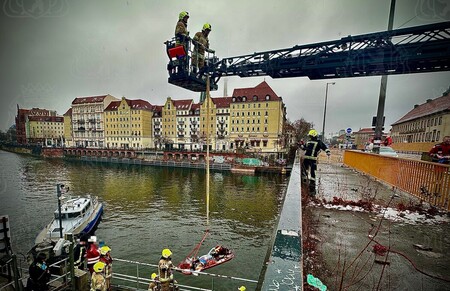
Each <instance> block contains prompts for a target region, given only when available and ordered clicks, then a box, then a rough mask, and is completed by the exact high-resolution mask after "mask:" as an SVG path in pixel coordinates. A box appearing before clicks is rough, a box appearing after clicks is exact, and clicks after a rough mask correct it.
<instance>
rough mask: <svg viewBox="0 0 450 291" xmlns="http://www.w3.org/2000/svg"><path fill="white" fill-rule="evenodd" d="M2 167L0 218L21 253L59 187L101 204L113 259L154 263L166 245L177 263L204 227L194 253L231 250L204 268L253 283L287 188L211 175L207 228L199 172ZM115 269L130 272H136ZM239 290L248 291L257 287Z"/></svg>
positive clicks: (20, 159) (208, 283)
mask: <svg viewBox="0 0 450 291" xmlns="http://www.w3.org/2000/svg"><path fill="white" fill-rule="evenodd" d="M0 164H1V168H0V214H7V215H9V217H10V219H11V233H12V241H13V248H14V251H16V252H19V253H26V252H27V251H28V250H29V249H30V248H31V247H32V245H33V242H34V239H35V237H36V235H37V234H38V232H39V231H40V230H41V229H42V228H43V227H44V226H45V225H46V224H47V223H48V222H49V221H50V219H51V216H52V212H53V211H54V210H55V209H56V207H57V200H56V183H63V184H65V185H66V186H69V187H70V193H71V194H72V195H84V194H87V193H90V194H94V195H98V196H99V198H100V200H101V201H103V203H104V210H105V213H104V216H103V220H102V222H101V224H100V225H99V228H98V229H97V232H96V235H97V236H98V238H99V239H100V240H103V241H105V243H106V244H107V245H108V246H110V247H111V249H112V254H113V256H114V257H117V258H121V259H127V260H136V261H140V262H147V263H151V264H157V262H158V259H159V257H160V254H161V250H162V249H163V248H166V247H167V248H170V249H171V250H172V252H173V261H174V263H178V262H180V261H181V260H182V259H184V257H185V256H186V255H187V254H188V253H189V252H190V251H191V250H192V248H193V247H194V246H195V245H196V244H197V243H198V242H199V241H200V239H201V238H202V236H203V234H204V232H205V229H207V228H208V227H209V229H210V235H209V236H208V237H207V239H206V240H205V242H204V244H203V246H202V248H201V249H200V254H201V253H206V252H207V251H208V250H209V248H210V247H211V246H213V245H215V244H217V243H221V244H224V245H226V246H228V247H230V248H232V249H233V250H234V251H235V253H236V257H235V258H234V259H233V260H231V261H230V262H228V263H226V264H223V265H221V266H218V267H216V268H213V269H211V270H209V271H210V272H211V273H217V274H221V275H227V276H235V277H242V278H247V279H252V280H258V277H259V273H260V271H261V268H262V266H263V264H264V259H265V256H266V253H267V249H268V247H269V244H270V238H271V235H272V234H273V231H274V223H275V221H276V217H277V215H278V212H279V208H280V203H281V199H282V197H283V195H284V191H285V188H286V184H287V179H286V177H284V176H283V177H281V176H278V175H269V176H245V175H235V174H231V173H227V172H211V176H210V177H211V178H210V216H209V226H208V225H207V222H206V202H205V201H206V194H205V188H206V186H205V184H206V176H205V171H204V170H195V169H178V168H177V169H172V168H162V167H161V168H158V167H148V166H123V165H103V164H89V163H79V162H69V161H63V160H59V159H58V160H43V159H37V158H33V157H29V156H22V155H16V154H12V153H8V152H3V151H0ZM114 266H115V267H114V268H115V270H119V269H120V270H121V271H127V272H130V274H131V273H133V275H134V274H135V273H136V271H135V268H134V267H123V266H122V265H120V264H119V263H117V264H115V265H114ZM153 271H154V270H152V269H150V268H143V267H140V269H139V275H140V276H141V277H149V276H150V273H151V272H153ZM176 279H177V280H178V281H179V283H181V284H186V285H194V286H197V287H203V288H211V287H212V284H214V290H235V289H234V288H235V287H236V288H237V286H240V285H242V284H243V283H242V282H237V281H231V280H228V279H218V278H214V279H213V278H212V277H207V276H199V277H194V276H185V275H182V274H180V273H176ZM120 283H122V284H124V283H125V282H120ZM244 285H246V286H247V287H248V289H247V290H253V289H254V287H255V286H256V285H255V284H252V283H245V284H244ZM141 287H143V286H141Z"/></svg>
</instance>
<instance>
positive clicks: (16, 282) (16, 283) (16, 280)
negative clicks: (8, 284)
mask: <svg viewBox="0 0 450 291" xmlns="http://www.w3.org/2000/svg"><path fill="white" fill-rule="evenodd" d="M11 262H12V268H13V273H14V287H15V289H16V290H19V291H22V290H23V288H22V284H19V276H20V274H19V269H18V268H17V256H16V254H12V256H11Z"/></svg>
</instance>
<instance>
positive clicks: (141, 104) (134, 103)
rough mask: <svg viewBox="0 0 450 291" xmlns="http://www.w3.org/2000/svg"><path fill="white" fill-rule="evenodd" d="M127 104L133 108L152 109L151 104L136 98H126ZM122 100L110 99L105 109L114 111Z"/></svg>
mask: <svg viewBox="0 0 450 291" xmlns="http://www.w3.org/2000/svg"><path fill="white" fill-rule="evenodd" d="M125 101H126V102H127V104H128V106H130V108H131V109H132V110H133V109H134V110H152V109H153V105H151V104H150V103H149V102H147V101H145V100H142V99H136V100H130V99H126V98H125ZM121 102H122V101H112V102H111V103H109V105H108V107H106V109H105V111H116V110H117V108H119V106H120V103H121Z"/></svg>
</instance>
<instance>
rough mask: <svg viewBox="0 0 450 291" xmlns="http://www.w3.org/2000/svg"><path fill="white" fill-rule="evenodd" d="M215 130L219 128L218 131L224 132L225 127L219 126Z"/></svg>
mask: <svg viewBox="0 0 450 291" xmlns="http://www.w3.org/2000/svg"><path fill="white" fill-rule="evenodd" d="M217 130H219V131H220V132H224V131H225V128H223V127H219V128H217Z"/></svg>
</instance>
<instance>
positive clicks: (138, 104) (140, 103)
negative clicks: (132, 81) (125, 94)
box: [126, 99, 153, 110]
mask: <svg viewBox="0 0 450 291" xmlns="http://www.w3.org/2000/svg"><path fill="white" fill-rule="evenodd" d="M126 100H127V103H128V105H129V106H130V107H131V109H136V110H152V108H153V106H152V105H151V104H150V102H148V101H145V100H142V99H136V100H128V99H126Z"/></svg>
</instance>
